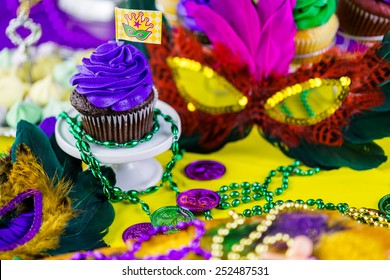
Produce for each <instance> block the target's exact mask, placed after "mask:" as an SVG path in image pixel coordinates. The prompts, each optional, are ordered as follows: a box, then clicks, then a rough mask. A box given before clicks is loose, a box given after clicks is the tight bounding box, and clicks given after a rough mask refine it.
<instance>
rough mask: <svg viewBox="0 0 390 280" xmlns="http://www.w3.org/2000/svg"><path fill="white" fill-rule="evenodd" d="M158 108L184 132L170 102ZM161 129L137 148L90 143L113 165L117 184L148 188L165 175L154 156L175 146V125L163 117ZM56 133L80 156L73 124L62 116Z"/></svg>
mask: <svg viewBox="0 0 390 280" xmlns="http://www.w3.org/2000/svg"><path fill="white" fill-rule="evenodd" d="M156 108H158V109H160V110H161V112H162V113H163V114H167V115H170V116H171V117H172V119H173V120H174V121H175V122H176V125H177V127H178V128H179V135H178V136H180V132H181V122H180V117H179V115H178V114H177V112H176V111H175V110H174V109H173V108H172V107H171V106H169V105H168V104H167V103H165V102H163V101H160V100H158V101H157V103H156ZM77 114H78V112H77V111H76V110H75V109H72V110H70V111H69V112H68V115H69V116H70V117H75V116H77ZM158 118H159V122H160V129H159V131H158V132H157V133H156V134H154V135H153V138H152V139H151V140H150V141H148V142H144V143H140V144H138V145H137V146H136V147H134V148H129V149H127V148H106V147H103V146H100V145H97V144H93V143H89V145H90V147H91V152H92V154H93V156H94V157H95V158H96V159H97V160H98V161H99V162H100V163H101V164H102V165H108V166H111V167H112V168H113V170H114V172H115V175H116V186H117V187H120V188H121V189H122V190H123V191H128V190H138V191H140V190H145V189H147V188H148V187H150V186H154V185H156V184H157V183H158V182H159V181H160V180H161V176H162V174H163V168H162V166H161V164H160V163H159V162H158V161H157V160H156V159H154V157H155V156H157V155H159V154H161V153H163V152H165V151H167V150H168V149H170V147H171V145H172V133H171V124H170V123H167V122H166V121H165V120H164V119H163V118H162V117H161V116H159V117H158ZM55 136H56V140H57V142H58V145H59V146H60V147H61V149H62V150H63V151H64V152H66V153H67V154H69V155H71V156H73V157H75V158H78V159H80V158H81V157H80V152H79V150H78V149H77V148H76V146H75V144H76V140H75V138H74V137H73V135H72V134H71V133H70V132H69V124H68V123H67V122H66V121H65V120H64V119H62V118H60V119H58V121H57V123H56V127H55Z"/></svg>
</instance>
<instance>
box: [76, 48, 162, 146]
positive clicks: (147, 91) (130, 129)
mask: <svg viewBox="0 0 390 280" xmlns="http://www.w3.org/2000/svg"><path fill="white" fill-rule="evenodd" d="M82 62H83V63H82V65H80V66H78V67H77V69H78V71H79V73H77V74H76V75H74V76H73V77H72V78H71V84H72V85H74V86H76V88H75V90H74V91H73V93H72V94H71V97H70V101H71V104H72V106H73V107H74V108H76V110H77V111H78V112H80V113H81V115H82V122H83V127H84V129H85V131H86V132H87V133H88V134H90V135H92V137H94V138H96V139H98V140H100V141H114V142H117V143H125V142H127V141H130V140H139V139H140V138H142V136H144V135H145V134H146V133H147V132H150V130H151V127H152V121H153V108H154V105H155V103H156V100H157V92H155V91H154V90H153V81H152V74H151V71H150V68H149V65H148V61H147V59H146V57H145V56H144V55H143V54H142V53H141V51H139V50H138V49H137V48H135V47H133V46H132V45H126V44H124V43H123V42H114V41H111V42H108V43H106V44H103V45H100V46H99V47H98V48H97V49H96V50H95V51H94V52H93V53H92V54H91V56H90V58H84V59H83V61H82Z"/></svg>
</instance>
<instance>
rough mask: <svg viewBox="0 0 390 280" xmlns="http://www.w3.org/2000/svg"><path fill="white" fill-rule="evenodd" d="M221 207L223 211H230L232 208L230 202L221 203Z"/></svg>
mask: <svg viewBox="0 0 390 280" xmlns="http://www.w3.org/2000/svg"><path fill="white" fill-rule="evenodd" d="M220 207H221V208H222V209H223V210H226V209H229V208H230V203H229V202H222V203H220Z"/></svg>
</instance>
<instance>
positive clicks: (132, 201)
mask: <svg viewBox="0 0 390 280" xmlns="http://www.w3.org/2000/svg"><path fill="white" fill-rule="evenodd" d="M129 201H130V202H131V203H133V204H137V203H139V198H138V197H129Z"/></svg>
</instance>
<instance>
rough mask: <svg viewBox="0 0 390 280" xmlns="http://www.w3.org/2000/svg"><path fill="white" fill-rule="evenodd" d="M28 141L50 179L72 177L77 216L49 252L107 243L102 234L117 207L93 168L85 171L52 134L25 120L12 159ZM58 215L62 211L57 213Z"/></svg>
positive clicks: (106, 171) (112, 179)
mask: <svg viewBox="0 0 390 280" xmlns="http://www.w3.org/2000/svg"><path fill="white" fill-rule="evenodd" d="M22 143H23V144H25V145H27V146H28V147H29V148H30V150H31V152H32V153H33V154H34V155H35V156H36V157H37V160H38V162H40V163H41V164H42V166H43V168H44V170H45V172H46V173H47V174H48V176H49V178H50V179H52V180H53V179H54V180H55V183H56V181H57V180H59V179H62V178H65V179H66V180H71V182H72V183H74V184H72V187H71V191H70V193H69V198H70V199H71V201H72V202H71V203H72V209H73V210H74V211H75V216H74V217H73V218H72V219H71V220H70V221H69V222H68V224H67V226H66V228H65V231H64V233H63V234H62V236H61V237H60V246H59V248H58V249H56V250H53V251H49V252H46V253H48V254H51V255H56V254H63V253H67V252H72V251H80V250H92V249H96V248H100V247H104V246H107V245H106V244H105V242H104V241H103V237H104V236H105V235H106V234H107V232H108V228H109V226H110V225H111V224H112V222H113V221H114V216H115V213H114V208H113V206H112V205H111V203H110V202H109V201H108V200H107V197H105V196H104V195H103V189H102V185H101V183H100V181H98V180H97V179H96V178H95V177H94V176H93V175H92V173H91V171H89V170H88V171H84V172H82V169H81V161H80V160H78V159H75V158H72V157H71V156H69V155H67V154H66V153H64V152H63V151H62V150H61V148H60V147H59V146H58V144H57V142H56V141H55V137H54V136H52V137H51V139H50V141H49V139H48V138H47V136H46V135H45V134H44V133H43V132H42V130H41V129H40V128H39V127H37V126H36V125H33V124H31V123H29V122H26V121H20V122H19V123H18V126H17V133H16V139H15V142H14V144H13V146H12V160H13V161H15V160H16V147H18V146H19V145H20V144H22ZM101 170H102V173H103V175H105V176H106V177H107V178H108V180H109V181H110V183H111V185H113V186H114V185H115V173H114V171H113V170H112V169H111V168H108V167H102V169H101ZM58 214H59V215H60V214H61V213H58Z"/></svg>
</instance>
